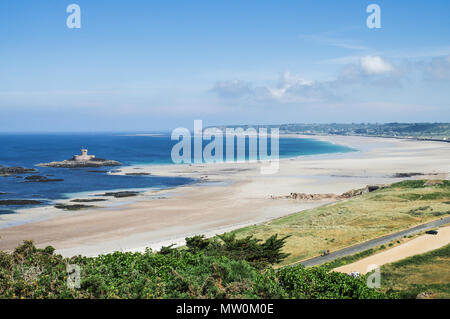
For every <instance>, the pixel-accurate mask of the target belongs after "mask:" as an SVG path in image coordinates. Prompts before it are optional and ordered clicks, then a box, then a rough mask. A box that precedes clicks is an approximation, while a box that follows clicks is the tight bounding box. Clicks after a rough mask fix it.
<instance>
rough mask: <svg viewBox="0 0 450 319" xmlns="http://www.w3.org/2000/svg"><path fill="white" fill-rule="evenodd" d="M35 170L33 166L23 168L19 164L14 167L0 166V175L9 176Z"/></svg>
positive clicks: (29, 172) (34, 171)
mask: <svg viewBox="0 0 450 319" xmlns="http://www.w3.org/2000/svg"><path fill="white" fill-rule="evenodd" d="M36 172H37V170H36V169H34V168H23V167H20V166H15V167H0V176H11V175H19V174H31V173H36Z"/></svg>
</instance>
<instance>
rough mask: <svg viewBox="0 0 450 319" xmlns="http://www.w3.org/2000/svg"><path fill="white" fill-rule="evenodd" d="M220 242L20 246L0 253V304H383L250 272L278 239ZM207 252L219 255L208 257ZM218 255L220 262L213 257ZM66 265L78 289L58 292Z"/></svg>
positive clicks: (320, 273) (340, 285)
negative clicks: (127, 247)
mask: <svg viewBox="0 0 450 319" xmlns="http://www.w3.org/2000/svg"><path fill="white" fill-rule="evenodd" d="M199 239H202V240H199ZM222 240H223V242H219V241H215V240H213V241H208V245H206V246H205V245H204V241H205V239H204V238H197V239H196V240H195V241H191V243H193V244H194V246H191V248H192V247H197V248H198V247H203V249H199V250H198V251H196V252H191V251H188V250H179V249H173V248H171V247H166V248H165V249H163V252H159V253H153V252H152V251H151V250H147V251H146V252H144V253H126V252H125V253H124V252H115V253H112V254H108V255H101V256H98V257H83V256H77V257H72V258H63V257H61V256H59V255H55V254H54V249H53V248H52V247H47V248H45V249H38V248H36V247H35V246H34V245H33V243H32V242H31V241H26V242H24V244H23V245H21V246H19V247H18V248H17V249H16V250H15V251H14V252H13V253H5V252H0V298H387V297H389V296H387V295H384V294H382V293H380V292H378V291H376V290H373V289H369V288H367V285H366V282H365V279H364V278H363V277H361V278H357V279H354V278H352V277H350V276H348V275H345V274H340V273H334V272H329V271H328V270H327V269H325V268H322V267H315V268H309V269H304V268H303V267H300V266H298V267H292V268H290V267H289V268H284V269H281V270H279V271H275V270H274V269H273V268H271V267H267V268H266V269H265V270H261V269H260V268H259V267H255V265H254V262H255V261H257V262H256V265H258V266H259V265H260V264H261V263H268V262H277V261H278V260H279V259H280V258H282V257H283V254H282V253H280V252H279V248H280V247H282V245H283V243H284V241H283V239H277V238H276V237H274V238H272V239H270V240H267V241H265V242H264V243H259V242H258V241H255V240H254V239H251V238H247V239H246V240H236V238H234V237H233V236H228V235H227V236H222ZM213 246H216V247H218V249H219V251H218V252H216V253H214V248H212V247H213ZM248 246H250V247H252V248H251V249H249V248H247V247H248ZM205 247H207V248H205ZM270 250H274V251H275V252H270ZM222 252H225V253H226V254H227V256H221V255H220V253H222ZM248 256H250V257H248ZM247 259H249V260H251V262H249V261H247ZM69 264H75V265H78V266H80V267H81V287H80V288H78V289H77V288H75V289H71V288H68V286H67V284H66V280H67V270H66V267H67V265H69Z"/></svg>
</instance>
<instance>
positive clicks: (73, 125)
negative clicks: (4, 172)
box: [0, 0, 450, 132]
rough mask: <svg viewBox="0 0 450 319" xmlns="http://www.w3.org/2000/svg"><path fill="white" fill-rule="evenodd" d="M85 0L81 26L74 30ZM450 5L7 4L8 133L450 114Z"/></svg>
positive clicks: (262, 1)
mask: <svg viewBox="0 0 450 319" xmlns="http://www.w3.org/2000/svg"><path fill="white" fill-rule="evenodd" d="M72 3H75V4H77V5H78V6H79V7H80V10H81V19H80V21H81V28H72V29H70V28H68V27H67V24H66V20H67V18H68V17H69V15H70V13H67V12H66V9H67V7H68V5H70V4H72ZM369 4H377V5H378V6H379V8H380V9H381V14H380V21H381V28H372V29H371V28H368V26H367V23H366V20H367V18H368V17H369V15H370V14H371V13H367V12H366V8H367V6H368V5H369ZM449 12H450V1H448V0H441V1H440V0H435V1H423V0H415V1H405V0H396V1H392V0H391V1H381V0H372V1H359V0H342V1H334V0H330V1H328V0H318V1H299V0H294V1H287V0H277V1H267V0H246V1H242V0H240V1H235V0H215V1H212V0H209V1H203V0H195V1H194V0H190V1H187V0H185V1H174V0H165V1H163V0H152V1H144V0H141V1H139V0H127V1H125V0H109V1H105V0H69V1H64V0H40V1H33V0H28V1H25V0H2V1H1V2H0V132H59V131H69V132H73V131H80V132H96V131H130V132H131V131H144V132H145V131H148V132H152V131H161V130H167V131H170V130H173V129H175V128H176V127H187V128H190V129H192V127H193V121H194V120H196V119H200V120H203V123H204V125H205V126H206V125H208V126H210V125H224V124H234V125H238V124H282V123H352V122H358V123H360V122H378V123H383V122H450V20H449V19H448V13H449Z"/></svg>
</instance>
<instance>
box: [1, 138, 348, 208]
mask: <svg viewBox="0 0 450 319" xmlns="http://www.w3.org/2000/svg"><path fill="white" fill-rule="evenodd" d="M177 142H178V141H172V140H171V139H170V135H169V134H167V133H161V134H160V135H157V136H136V135H131V134H128V135H125V134H113V133H111V134H0V165H3V166H22V167H26V168H36V169H38V171H39V172H38V173H36V174H38V175H44V176H45V175H49V177H48V178H51V179H64V181H62V182H48V183H36V182H32V183H30V182H25V181H24V179H23V178H17V177H15V176H9V177H0V200H2V199H35V200H40V201H44V202H45V204H48V203H50V202H51V201H52V200H55V199H62V198H67V197H68V196H69V194H72V193H79V192H90V191H98V190H117V189H137V188H143V189H144V188H156V189H164V188H169V187H175V186H181V185H186V184H189V183H194V182H195V180H193V179H190V178H180V177H160V176H118V175H109V174H106V173H101V172H92V171H93V170H113V169H116V168H78V169H65V168H41V167H36V166H35V165H36V164H38V163H46V162H52V161H62V160H65V159H69V158H71V157H72V156H73V155H74V154H78V153H79V152H80V148H81V147H86V148H88V149H89V153H92V154H94V155H96V156H97V157H101V158H105V159H112V160H117V161H120V162H122V163H123V164H124V165H125V166H129V165H139V164H167V165H171V164H173V163H172V159H171V155H170V154H171V150H172V147H173V145H174V144H176V143H177ZM207 143H208V141H205V142H204V144H207ZM236 144H237V143H235V151H236V148H237V145H236ZM247 145H248V140H247ZM349 151H352V149H350V148H347V147H344V146H339V145H335V144H331V143H327V142H321V141H316V140H313V139H294V138H280V141H279V153H280V158H286V157H294V156H301V155H314V154H327V153H340V152H349ZM192 153H193V152H192ZM235 153H236V152H235ZM246 158H247V159H248V154H246ZM236 160H237V158H236ZM240 160H242V159H240ZM25 176H26V175H25ZM23 177H24V176H23ZM1 193H6V194H1ZM15 208H16V207H12V206H9V207H6V206H0V214H2V213H3V214H6V213H12V212H13V211H14V209H15Z"/></svg>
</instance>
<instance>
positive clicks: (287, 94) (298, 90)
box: [212, 71, 323, 104]
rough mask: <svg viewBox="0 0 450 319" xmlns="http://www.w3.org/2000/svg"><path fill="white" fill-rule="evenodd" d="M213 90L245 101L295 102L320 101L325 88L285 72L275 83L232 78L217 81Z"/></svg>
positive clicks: (221, 95)
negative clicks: (255, 84) (260, 82)
mask: <svg viewBox="0 0 450 319" xmlns="http://www.w3.org/2000/svg"><path fill="white" fill-rule="evenodd" d="M212 91H213V92H215V93H216V94H218V95H219V96H220V97H222V98H227V99H234V100H238V99H239V100H241V101H243V102H245V103H252V104H255V103H256V104H261V103H262V104H265V103H273V102H278V103H293V102H312V101H318V100H320V99H321V98H322V96H323V92H322V91H323V90H322V88H321V87H319V86H318V85H316V83H314V81H312V80H308V79H305V78H303V77H302V76H300V75H297V74H291V73H290V72H288V71H287V72H284V73H283V74H282V75H281V76H280V78H279V80H278V81H277V83H276V84H275V85H270V84H268V85H261V86H253V85H252V84H251V83H248V82H244V81H240V80H232V81H222V82H217V83H216V84H215V85H214V87H213V88H212Z"/></svg>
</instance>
